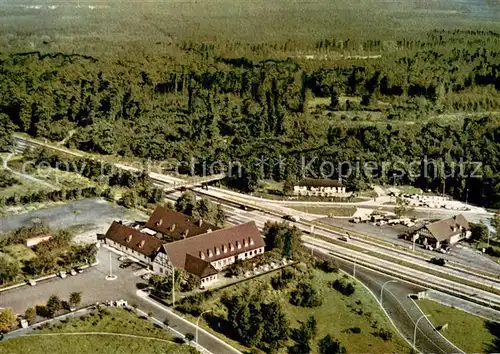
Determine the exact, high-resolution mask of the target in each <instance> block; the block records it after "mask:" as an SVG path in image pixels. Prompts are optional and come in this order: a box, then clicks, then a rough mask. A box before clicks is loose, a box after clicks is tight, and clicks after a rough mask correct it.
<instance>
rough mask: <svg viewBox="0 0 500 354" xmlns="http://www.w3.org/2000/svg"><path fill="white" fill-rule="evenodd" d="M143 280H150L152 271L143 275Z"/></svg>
mask: <svg viewBox="0 0 500 354" xmlns="http://www.w3.org/2000/svg"><path fill="white" fill-rule="evenodd" d="M141 278H142V279H143V280H149V278H151V273H146V274H144V275H143V276H142V277H141Z"/></svg>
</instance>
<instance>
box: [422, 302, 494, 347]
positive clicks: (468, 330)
mask: <svg viewBox="0 0 500 354" xmlns="http://www.w3.org/2000/svg"><path fill="white" fill-rule="evenodd" d="M418 305H419V306H420V308H421V309H422V311H423V312H424V313H425V314H429V315H431V318H430V320H431V322H432V324H433V325H434V326H435V327H436V328H438V329H439V328H440V327H441V326H443V325H444V324H446V323H447V324H448V329H447V330H446V331H442V332H441V333H442V334H443V335H444V336H445V337H446V338H448V339H449V340H450V341H451V342H453V343H454V344H455V345H457V346H458V347H459V348H460V349H462V350H464V351H465V352H466V353H484V352H497V351H499V350H500V324H496V326H495V324H493V323H492V322H488V321H486V320H485V319H483V318H481V317H477V316H474V315H471V314H469V313H467V312H463V311H461V310H458V309H455V308H452V307H448V306H444V305H441V304H439V303H437V302H434V301H432V300H419V301H418ZM494 328H496V335H494V334H493V333H494V331H495V329H494ZM495 339H496V341H497V344H496V346H495V344H494V341H495Z"/></svg>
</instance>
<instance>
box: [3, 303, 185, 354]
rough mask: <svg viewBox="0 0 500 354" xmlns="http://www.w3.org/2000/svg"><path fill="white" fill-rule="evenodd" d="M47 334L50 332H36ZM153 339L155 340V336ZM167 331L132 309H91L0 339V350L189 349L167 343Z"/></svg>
mask: <svg viewBox="0 0 500 354" xmlns="http://www.w3.org/2000/svg"><path fill="white" fill-rule="evenodd" d="M82 332H101V333H102V334H99V335H91V334H87V335H61V336H53V335H52V334H56V333H82ZM39 334H51V335H50V336H38V335H39ZM106 334H125V335H134V336H139V337H148V338H143V339H141V338H130V337H123V336H114V335H106ZM155 339H156V340H155ZM172 339H173V338H172V336H171V335H170V334H169V332H167V331H165V330H162V329H160V328H158V327H156V326H155V325H154V324H153V323H152V322H151V321H149V320H147V319H141V318H138V317H137V315H136V314H134V313H133V312H129V311H127V310H124V309H110V310H104V312H101V313H98V312H95V313H92V314H91V315H89V316H85V317H82V318H73V319H71V320H69V321H67V322H66V323H60V324H55V325H53V326H51V327H48V328H44V329H41V330H39V331H36V332H35V335H31V336H30V335H28V336H25V337H22V338H17V339H11V340H8V341H5V342H2V343H0V351H1V352H2V353H6V354H11V353H12V354H14V353H34V354H38V353H40V354H43V353H51V352H53V351H54V350H57V353H61V354H66V353H68V354H69V353H75V352H77V353H79V354H80V353H84V354H87V353H88V354H100V353H102V354H104V353H105V354H109V353H111V354H115V353H116V354H119V353H139V354H146V353H147V354H150V353H172V354H173V353H176V354H185V353H190V349H189V347H187V346H182V345H179V344H174V343H173V342H172V343H169V342H167V341H172Z"/></svg>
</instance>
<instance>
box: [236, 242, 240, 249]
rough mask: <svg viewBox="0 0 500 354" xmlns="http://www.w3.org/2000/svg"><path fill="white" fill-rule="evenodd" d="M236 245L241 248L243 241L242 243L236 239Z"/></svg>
mask: <svg viewBox="0 0 500 354" xmlns="http://www.w3.org/2000/svg"><path fill="white" fill-rule="evenodd" d="M236 247H237V248H238V249H240V248H241V243H240V241H236Z"/></svg>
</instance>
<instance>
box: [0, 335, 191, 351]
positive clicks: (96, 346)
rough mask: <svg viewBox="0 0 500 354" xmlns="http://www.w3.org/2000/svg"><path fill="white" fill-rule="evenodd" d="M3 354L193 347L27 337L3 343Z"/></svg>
mask: <svg viewBox="0 0 500 354" xmlns="http://www.w3.org/2000/svg"><path fill="white" fill-rule="evenodd" d="M0 349H1V351H2V354H19V353H29V354H47V353H53V354H126V353H134V354H166V353H168V354H187V353H189V348H188V347H187V346H182V345H179V344H173V343H172V344H170V343H165V342H160V341H153V340H147V339H144V340H140V339H137V338H125V337H113V336H105V335H96V336H88V335H81V336H80V335H78V336H57V337H54V336H47V337H34V336H31V337H30V336H27V337H21V338H17V339H12V340H9V341H6V342H3V343H2V344H0Z"/></svg>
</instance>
